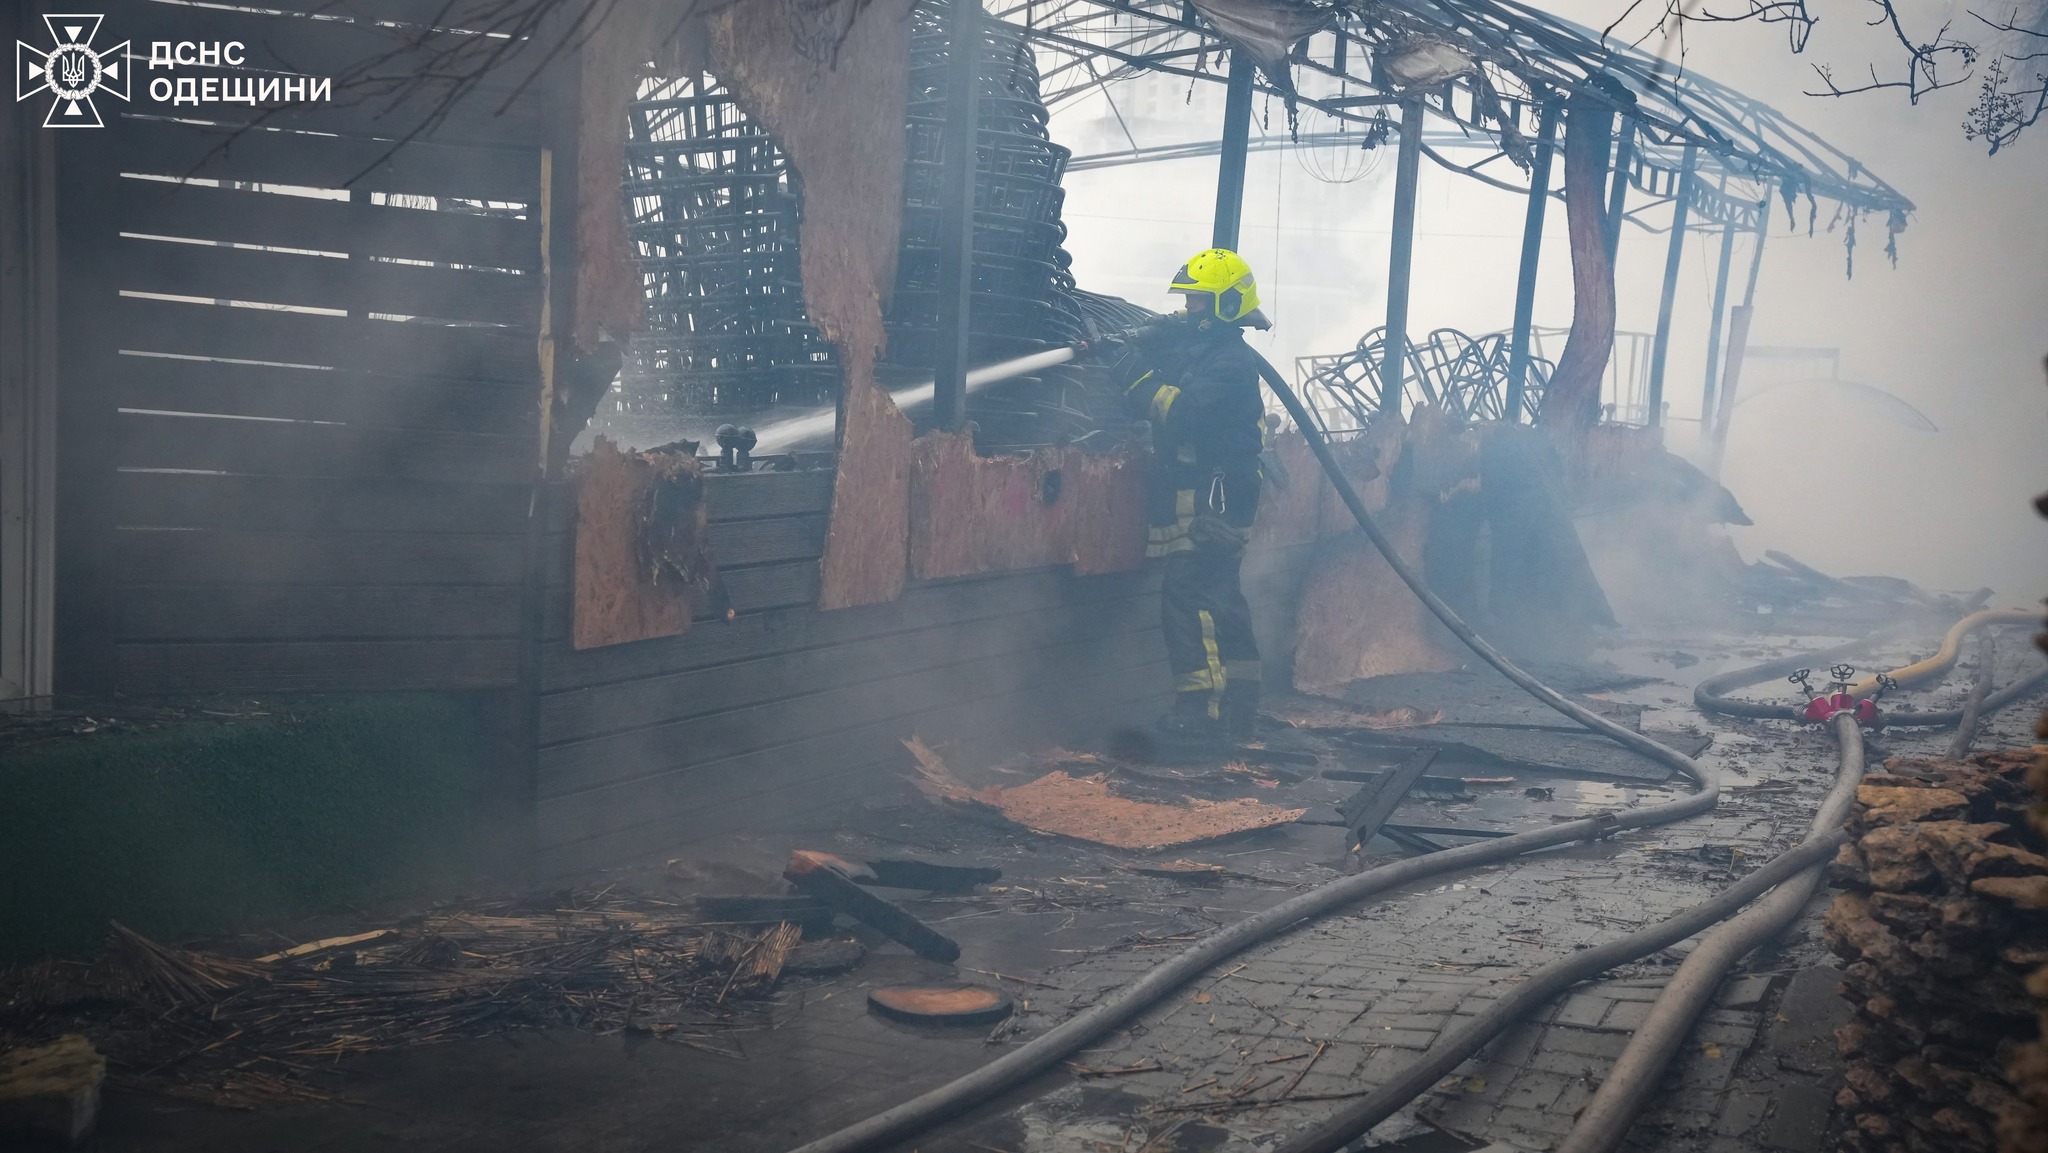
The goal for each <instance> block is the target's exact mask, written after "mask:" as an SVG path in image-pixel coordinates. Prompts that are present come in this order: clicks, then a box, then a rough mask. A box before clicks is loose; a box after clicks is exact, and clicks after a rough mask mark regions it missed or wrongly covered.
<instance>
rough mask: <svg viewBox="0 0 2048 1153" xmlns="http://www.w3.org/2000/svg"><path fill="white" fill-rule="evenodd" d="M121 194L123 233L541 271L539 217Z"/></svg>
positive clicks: (149, 190) (171, 187) (162, 192)
mask: <svg viewBox="0 0 2048 1153" xmlns="http://www.w3.org/2000/svg"><path fill="white" fill-rule="evenodd" d="M115 195H116V197H117V200H116V206H115V215H114V217H113V219H114V221H115V222H117V223H118V225H119V227H120V229H121V231H123V232H141V233H147V234H149V235H152V236H183V237H190V238H192V239H195V240H227V241H233V242H234V243H237V244H268V245H275V246H278V247H281V248H307V249H312V250H314V251H317V252H348V253H356V254H360V255H364V256H399V257H404V258H406V259H409V260H433V261H440V262H445V263H449V264H474V265H479V266H481V267H484V268H514V269H519V270H521V271H524V272H534V271H538V270H539V268H540V224H539V221H538V219H537V218H535V219H528V220H509V219H505V218H503V217H496V216H472V215H469V214H466V213H460V212H437V211H428V210H424V209H418V208H394V207H390V206H388V205H382V204H364V203H358V202H353V201H347V200H317V199H313V198H311V197H305V196H289V195H283V194H279V193H272V192H251V191H246V190H243V189H239V188H217V187H212V186H209V185H204V184H171V183H167V182H165V181H161V180H135V179H129V180H122V181H120V182H119V184H118V185H117V186H116V188H115ZM186 295H193V294H189V293H188V294H186ZM380 311H391V312H397V311H401V310H399V309H385V310H380Z"/></svg>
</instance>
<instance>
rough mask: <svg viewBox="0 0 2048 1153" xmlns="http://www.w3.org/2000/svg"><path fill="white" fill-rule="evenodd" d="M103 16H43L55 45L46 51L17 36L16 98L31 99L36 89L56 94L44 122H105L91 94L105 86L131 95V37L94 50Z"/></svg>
mask: <svg viewBox="0 0 2048 1153" xmlns="http://www.w3.org/2000/svg"><path fill="white" fill-rule="evenodd" d="M100 20H101V17H98V16H82V15H81V16H45V17H43V23H44V24H45V25H47V26H48V27H49V29H50V39H51V40H52V41H54V42H55V44H56V47H54V48H51V49H48V50H47V51H46V50H44V49H41V48H37V47H36V46H35V45H33V44H30V43H28V42H27V41H24V40H17V41H15V42H14V98H15V99H16V100H18V101H19V100H27V99H28V98H29V97H31V96H34V95H35V94H36V93H38V92H48V93H50V94H51V95H52V96H54V97H55V98H56V99H54V100H53V101H51V103H50V113H49V115H47V116H45V117H43V127H45V128H103V127H105V122H104V121H102V120H101V119H100V111H99V109H98V108H95V107H93V103H92V98H93V95H94V94H95V93H99V92H106V93H109V94H111V95H114V96H117V97H119V98H121V99H122V100H126V99H128V41H126V40H123V41H121V42H120V43H119V44H116V45H114V46H113V47H112V48H109V49H107V50H106V51H104V52H95V51H94V50H93V47H92V38H93V37H94V36H97V35H99V31H100Z"/></svg>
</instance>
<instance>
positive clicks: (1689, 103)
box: [942, 0, 1913, 459]
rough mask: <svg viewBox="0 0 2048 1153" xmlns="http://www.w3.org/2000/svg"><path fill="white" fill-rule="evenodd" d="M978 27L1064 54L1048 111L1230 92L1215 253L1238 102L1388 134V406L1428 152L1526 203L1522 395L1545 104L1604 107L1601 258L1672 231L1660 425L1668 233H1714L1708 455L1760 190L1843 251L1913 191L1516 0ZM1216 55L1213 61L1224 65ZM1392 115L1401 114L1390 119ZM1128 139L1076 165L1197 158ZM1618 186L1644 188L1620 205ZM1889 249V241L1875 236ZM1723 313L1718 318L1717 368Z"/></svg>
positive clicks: (1004, 14)
mask: <svg viewBox="0 0 2048 1153" xmlns="http://www.w3.org/2000/svg"><path fill="white" fill-rule="evenodd" d="M961 7H963V8H965V7H968V5H961ZM972 7H974V8H980V7H981V4H980V3H976V4H974V5H972ZM984 18H985V19H988V20H992V21H997V22H1000V23H1003V24H1005V25H1007V26H1009V27H1010V28H1012V29H1014V30H1015V31H1017V32H1019V33H1021V34H1022V35H1024V36H1025V37H1026V38H1027V39H1028V40H1029V41H1031V42H1032V43H1034V44H1035V45H1037V46H1038V47H1040V48H1041V49H1043V50H1044V51H1046V52H1047V53H1049V54H1051V55H1053V56H1056V57H1064V59H1063V60H1062V61H1061V62H1060V63H1057V64H1054V65H1052V66H1051V67H1048V68H1046V69H1044V70H1043V72H1042V75H1041V85H1042V91H1043V93H1044V98H1045V100H1046V103H1047V104H1048V105H1054V104H1057V103H1059V102H1060V101H1061V100H1064V99H1069V98H1072V97H1074V96H1076V95H1079V94H1081V93H1083V92H1085V91H1088V90H1091V89H1099V90H1101V91H1103V92H1104V94H1105V95H1107V93H1108V88H1109V85H1110V83H1112V82H1113V81H1116V80H1120V79H1125V78H1128V77H1130V76H1135V75H1138V74H1141V73H1144V72H1157V73H1163V74H1167V75H1174V76H1181V77H1185V78H1187V79H1188V80H1189V81H1190V82H1191V83H1193V82H1197V81H1206V82H1211V83H1219V84H1223V85H1225V91H1226V98H1225V109H1224V119H1223V125H1222V132H1221V135H1220V139H1218V140H1217V142H1216V144H1215V145H1214V146H1213V151H1214V152H1215V153H1216V154H1217V155H1219V156H1220V162H1219V165H1218V168H1219V172H1218V180H1217V199H1216V216H1215V229H1214V233H1213V237H1214V239H1213V243H1214V244H1215V245H1216V246H1217V247H1223V248H1235V247H1236V246H1237V235H1238V223H1239V216H1240V214H1241V211H1242V206H1243V186H1244V172H1245V158H1246V154H1247V152H1248V151H1249V150H1250V147H1251V145H1250V139H1249V137H1250V120H1251V105H1252V99H1253V97H1254V95H1255V94H1257V93H1260V92H1263V93H1265V94H1267V95H1268V96H1269V97H1270V96H1277V97H1280V98H1281V99H1282V100H1284V101H1287V102H1288V105H1289V121H1290V124H1289V127H1290V137H1291V136H1292V129H1293V127H1294V123H1293V121H1294V116H1293V113H1294V110H1295V109H1296V108H1298V107H1307V108H1313V109H1315V110H1317V111H1318V112H1320V113H1322V114H1324V115H1327V116H1329V117H1331V118H1333V119H1334V120H1336V121H1337V122H1338V123H1339V124H1340V125H1342V126H1345V127H1348V126H1349V125H1353V124H1356V125H1360V126H1363V127H1364V128H1365V130H1366V133H1367V135H1366V136H1364V137H1362V138H1361V143H1366V142H1371V143H1375V144H1376V143H1378V142H1379V141H1381V140H1384V138H1385V137H1386V136H1387V135H1389V134H1394V133H1398V136H1399V145H1400V146H1399V152H1398V156H1399V160H1398V164H1397V168H1396V176H1395V189H1394V220H1393V233H1392V243H1391V252H1390V256H1389V269H1388V277H1387V323H1386V327H1385V330H1384V331H1385V335H1384V341H1383V343H1384V353H1383V360H1382V362H1381V369H1380V372H1379V374H1378V375H1379V379H1380V387H1381V395H1380V397H1379V398H1378V407H1379V409H1380V410H1382V411H1391V412H1393V413H1394V414H1396V415H1398V414H1399V412H1400V408H1401V395H1402V384H1403V380H1402V378H1403V374H1404V365H1405V361H1406V351H1407V347H1408V341H1407V313H1408V289H1409V268H1410V264H1411V262H1412V258H1413V244H1414V223H1415V183H1416V168H1417V165H1418V163H1419V160H1420V158H1421V157H1422V156H1424V155H1427V156H1429V157H1430V159H1431V160H1432V161H1434V162H1435V163H1437V164H1439V165H1441V166H1443V167H1445V168H1448V169H1451V170H1452V171H1455V172H1458V173H1461V174H1463V175H1466V176H1470V177H1472V178H1474V179H1477V180H1480V181H1483V182H1485V183H1487V184H1490V185H1492V186H1494V187H1497V188H1501V189H1504V190H1507V191H1510V192H1515V193H1519V194H1522V195H1523V196H1525V197H1526V199H1527V202H1528V207H1527V219H1526V222H1525V225H1524V232H1523V242H1522V254H1521V267H1520V274H1519V277H1518V284H1517V292H1516V303H1515V318H1514V325H1513V328H1512V330H1511V336H1510V355H1509V358H1508V366H1507V380H1506V382H1505V384H1506V410H1505V415H1506V417H1507V418H1508V419H1511V420H1518V419H1520V418H1521V417H1522V415H1523V414H1524V411H1525V400H1526V399H1527V397H1526V393H1527V388H1526V385H1527V379H1528V372H1529V332H1530V328H1531V323H1532V311H1533V307H1534V298H1535V289H1536V270H1537V263H1538V260H1539V258H1540V248H1541V240H1542V234H1543V218H1544V212H1545V207H1546V205H1547V204H1548V202H1549V201H1550V200H1551V199H1552V198H1553V197H1554V196H1561V195H1562V192H1561V191H1554V190H1553V189H1552V188H1551V187H1550V168H1551V161H1552V159H1553V155H1554V153H1555V151H1556V150H1557V144H1558V136H1559V120H1560V111H1561V109H1562V107H1563V105H1564V102H1565V101H1566V100H1574V101H1590V102H1595V103H1598V104H1601V105H1605V106H1607V107H1609V108H1611V109H1612V110H1613V111H1614V112H1615V113H1618V114H1619V120H1620V125H1621V128H1620V129H1619V130H1618V131H1616V132H1615V133H1614V139H1613V153H1612V161H1611V169H1610V171H1611V172H1612V173H1613V175H1612V178H1611V185H1612V188H1611V192H1609V193H1608V194H1607V197H1606V206H1605V216H1606V225H1605V229H1604V231H1605V241H1606V244H1605V248H1606V252H1607V259H1608V261H1609V262H1610V263H1611V261H1612V259H1613V256H1614V252H1615V250H1616V247H1617V245H1618V243H1619V240H1620V231H1621V225H1622V223H1623V222H1624V221H1628V220H1633V221H1634V222H1635V223H1637V224H1638V225H1640V226H1642V227H1644V228H1648V229H1650V230H1652V231H1658V229H1657V228H1656V227H1655V226H1654V225H1653V224H1651V223H1650V222H1648V221H1647V220H1645V218H1644V216H1643V213H1644V211H1645V210H1646V209H1652V208H1656V207H1658V206H1660V205H1666V204H1668V205H1669V206H1670V215H1669V217H1668V220H1669V223H1668V225H1667V226H1666V227H1665V228H1664V229H1662V231H1665V232H1667V233H1668V234H1669V240H1668V244H1667V250H1666V257H1665V267H1664V275H1663V291H1662V295H1661V299H1660V301H1659V307H1658V316H1657V331H1656V336H1655V342H1654V352H1653V354H1652V360H1651V367H1650V381H1649V404H1648V406H1647V407H1648V420H1649V423H1650V424H1651V425H1653V426H1654V425H1658V424H1661V423H1663V420H1664V404H1663V395H1664V370H1665V361H1666V355H1667V353H1668V351H1669V347H1670V337H1671V327H1672V308H1673V303H1674V299H1675V296H1676V292H1677V285H1678V269H1679V264H1680V262H1681V261H1682V259H1683V255H1684V245H1683V240H1684V236H1685V234H1686V232H1687V230H1688V229H1689V228H1694V227H1703V226H1715V225H1718V226H1719V231H1720V233H1721V246H1720V259H1719V268H1718V271H1717V276H1716V281H1715V288H1714V298H1713V307H1712V321H1711V328H1710V334H1709V337H1708V349H1709V351H1708V360H1707V366H1706V378H1705V384H1704V387H1703V394H1702V400H1701V410H1700V421H1701V423H1702V425H1704V426H1706V427H1707V428H1708V429H1709V430H1710V431H1711V433H1712V435H1713V437H1714V440H1715V452H1714V455H1715V457H1716V458H1717V459H1718V457H1719V443H1720V438H1721V437H1722V436H1723V435H1724V434H1725V429H1726V424H1727V413H1728V409H1729V407H1730V405H1731V402H1732V401H1733V399H1734V390H1735V385H1736V382H1737V378H1738V376H1739V374H1740V370H1741V359H1742V355H1741V353H1742V348H1743V347H1744V343H1745V342H1746V340H1747V330H1748V324H1749V319H1750V315H1751V309H1752V301H1753V299H1754V295H1755V291H1756V280H1757V268H1758V263H1759V261H1760V259H1761V256H1762V250H1763V240H1764V237H1765V235H1766V234H1767V232H1768V227H1769V221H1770V209H1771V206H1770V200H1771V197H1772V195H1773V193H1775V194H1777V195H1778V196H1779V197H1780V198H1782V199H1783V201H1784V203H1785V205H1786V210H1787V212H1788V213H1790V212H1791V210H1792V207H1793V205H1794V204H1795V203H1796V201H1797V199H1798V198H1799V197H1800V196H1802V195H1803V196H1805V197H1806V198H1807V202H1808V209H1809V216H1808V221H1809V228H1811V226H1812V223H1813V220H1814V218H1815V217H1817V216H1818V211H1819V201H1820V200H1821V199H1827V200H1830V201H1833V202H1834V203H1835V204H1836V205H1837V209H1836V213H1837V216H1838V217H1844V218H1846V220H1847V229H1846V232H1847V240H1848V243H1849V244H1850V245H1851V246H1852V253H1853V245H1854V243H1855V227H1856V220H1857V218H1858V217H1859V216H1861V215H1864V214H1866V213H1881V214H1883V215H1884V217H1885V226H1886V231H1887V233H1888V234H1890V235H1895V234H1896V233H1897V232H1898V231H1899V230H1900V229H1902V228H1903V227H1904V226H1905V218H1906V214H1907V213H1908V212H1910V211H1912V209H1913V203H1912V202H1911V201H1910V200H1908V199H1906V197H1905V196H1903V195H1902V194H1900V193H1899V192H1898V190H1897V189H1894V188H1893V187H1892V186H1891V185H1889V184H1887V183H1885V182H1884V181H1883V180H1881V179H1879V178H1878V177H1877V176H1876V175H1874V174H1872V173H1871V172H1870V171H1869V170H1868V169H1866V168H1865V167H1864V166H1863V165H1862V164H1861V163H1860V162H1859V161H1857V160H1856V159H1855V158H1854V157H1852V156H1850V155H1848V154H1847V153H1845V152H1843V151H1842V150H1841V149H1839V148H1836V147H1835V146H1833V145H1831V144H1829V143H1828V142H1827V141H1825V140H1823V139H1821V138H1820V137H1819V136H1818V135H1816V134H1814V133H1813V132H1810V131H1808V130H1807V129H1805V128H1803V127H1801V126H1800V125H1798V124H1797V123H1795V122H1793V121H1792V120H1791V119H1789V118H1788V117H1786V116H1784V115H1783V114H1782V113H1779V112H1778V111H1777V110H1776V109H1774V108H1771V107H1770V106H1769V105H1767V104H1764V103H1762V102H1760V101H1756V100H1753V99H1750V98H1749V97H1747V96H1744V95H1743V94H1742V93H1740V92H1737V91H1735V90H1734V89H1732V88H1729V87H1728V86H1726V85H1723V84H1719V83H1716V82H1715V81H1713V80H1710V79H1708V78H1706V77H1703V76H1700V75H1698V74H1697V73H1694V72H1690V71H1688V70H1686V69H1684V68H1683V67H1679V66H1674V65H1672V64H1671V63H1670V62H1668V61H1666V60H1663V59H1661V58H1659V57H1657V56H1655V55H1652V54H1650V53H1647V52H1644V51H1642V50H1640V49H1639V48H1637V47H1636V46H1634V45H1629V44H1618V43H1614V42H1611V41H1610V40H1608V39H1607V38H1605V37H1603V36H1600V35H1598V34H1596V33H1594V32H1592V31H1591V30H1590V29H1587V28H1584V27H1581V26H1579V25H1577V24H1573V23H1571V22H1570V21H1566V20H1562V19H1559V18H1557V17H1555V16H1552V15H1549V14H1548V13H1544V12H1540V11H1538V10H1536V9H1534V8H1531V7H1529V6H1528V5H1526V4H1521V3H1517V2H1516V0H1339V2H1338V3H1333V4H1318V3H1312V2H1310V0H993V5H992V7H991V8H990V9H989V10H988V11H987V13H986V16H985V17H984ZM1226 29H1227V31H1226ZM1226 56H1227V58H1228V60H1229V67H1228V70H1227V71H1225V70H1223V68H1222V67H1221V65H1222V62H1223V60H1224V59H1225V58H1226ZM1212 57H1213V58H1214V60H1215V61H1216V67H1214V68H1212V67H1211V66H1210V61H1211V59H1212ZM1432 57H1434V60H1432V59H1431V58H1432ZM1105 59H1106V60H1109V61H1112V62H1113V64H1112V65H1111V67H1109V69H1108V70H1107V72H1106V73H1105V72H1104V71H1103V70H1102V69H1100V68H1098V67H1097V62H1098V61H1101V60H1105ZM1416 60H1421V61H1422V63H1421V65H1420V66H1419V67H1417V66H1414V65H1413V63H1412V62H1413V61H1416ZM1254 61H1256V67H1254ZM1437 62H1441V63H1437ZM1260 73H1263V76H1261V75H1260ZM1403 73H1406V75H1403ZM1302 80H1308V81H1311V84H1310V85H1309V87H1311V88H1312V89H1313V90H1311V91H1303V90H1302V89H1303V87H1304V85H1303V84H1302V83H1300V82H1299V81H1302ZM1354 87H1355V89H1356V91H1355V92H1354V91H1353V89H1354ZM1390 112H1397V113H1398V121H1399V122H1398V127H1397V126H1396V123H1395V119H1394V118H1393V117H1390V115H1389V113H1390ZM1430 117H1434V118H1436V119H1437V120H1438V121H1440V122H1443V121H1447V122H1448V131H1447V132H1446V131H1442V130H1439V131H1437V132H1430V131H1428V130H1427V129H1426V125H1427V123H1428V120H1429V118H1430ZM1126 131H1127V134H1128V130H1126ZM1452 140H1455V141H1456V142H1458V143H1460V144H1464V143H1467V142H1469V143H1471V144H1474V145H1477V146H1480V147H1485V148H1487V149H1488V155H1486V156H1484V157H1482V158H1481V159H1479V160H1476V161H1474V162H1473V163H1470V164H1460V163H1457V162H1455V161H1453V160H1451V159H1449V158H1448V157H1446V156H1445V155H1444V154H1443V151H1442V150H1441V149H1442V146H1443V145H1444V144H1445V143H1447V142H1449V141H1452ZM1131 145H1132V147H1131V150H1130V151H1129V152H1128V153H1121V154H1118V153H1111V154H1105V155H1103V156H1098V157H1089V158H1084V164H1085V166H1087V167H1103V166H1106V165H1108V164H1113V163H1123V162H1143V161H1147V160H1153V159H1169V158H1177V157H1184V156H1193V155H1204V154H1207V153H1209V152H1211V151H1212V148H1211V146H1209V145H1208V144H1206V143H1204V142H1196V143H1183V144H1174V145H1167V146H1165V147H1163V148H1158V149H1145V148H1141V147H1140V146H1139V145H1138V144H1137V141H1136V140H1135V139H1133V140H1132V141H1131ZM1503 158H1506V159H1508V160H1509V161H1511V162H1512V164H1513V165H1514V166H1516V167H1518V168H1520V169H1522V170H1524V171H1525V172H1526V180H1525V181H1523V182H1516V181H1511V180H1505V179H1502V178H1500V177H1498V176H1495V175H1493V174H1491V173H1487V172H1482V171H1481V169H1482V168H1485V167H1486V166H1487V165H1489V164H1493V163H1494V162H1495V161H1497V160H1500V159H1503ZM1503 168H1505V166H1503ZM1496 171H1501V169H1496ZM1631 188H1634V189H1637V190H1640V191H1642V192H1645V193H1648V194H1649V198H1648V199H1647V200H1645V201H1641V202H1639V203H1638V204H1636V205H1635V206H1634V207H1630V206H1629V204H1628V192H1629V190H1630V189H1631ZM1695 218H1696V219H1695ZM1741 234H1750V235H1753V236H1754V237H1755V245H1754V248H1753V250H1752V254H1751V260H1750V267H1749V273H1748V285H1747V288H1746V290H1745V291H1744V293H1743V298H1742V303H1741V304H1739V305H1736V306H1735V307H1734V308H1733V309H1732V310H1728V307H1727V306H1728V288H1729V273H1730V267H1729V266H1730V261H1731V257H1732V254H1733V249H1734V244H1735V239H1736V237H1737V236H1738V235H1741ZM1886 250H1887V252H1888V253H1890V252H1894V251H1895V249H1893V248H1892V247H1891V245H1890V244H1889V243H1888V244H1887V246H1886ZM1724 311H1725V312H1727V315H1728V319H1729V322H1730V325H1729V327H1730V332H1729V339H1728V356H1727V364H1726V366H1725V370H1724V368H1723V366H1722V364H1721V359H1722V353H1721V336H1722V325H1723V316H1724ZM942 387H943V386H942ZM1717 393H1718V395H1717Z"/></svg>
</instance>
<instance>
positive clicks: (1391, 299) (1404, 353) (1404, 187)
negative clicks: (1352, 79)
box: [1380, 94, 1423, 417]
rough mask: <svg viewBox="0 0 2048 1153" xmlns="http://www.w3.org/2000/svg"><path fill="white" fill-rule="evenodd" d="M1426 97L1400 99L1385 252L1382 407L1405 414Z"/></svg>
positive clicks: (1387, 411)
mask: <svg viewBox="0 0 2048 1153" xmlns="http://www.w3.org/2000/svg"><path fill="white" fill-rule="evenodd" d="M1422 111H1423V109H1422V97H1421V96H1420V95H1419V94H1418V95H1414V96H1410V97H1408V98H1407V99H1406V100H1404V101H1402V103H1401V152H1400V155H1399V158H1398V162H1397V163H1396V165H1395V167H1394V236H1393V244H1392V247H1391V250H1390V252H1389V253H1388V256H1387V330H1386V347H1385V353H1386V359H1385V360H1383V361H1381V362H1380V412H1382V413H1387V414H1391V415H1393V416H1396V417H1398V416H1400V415H1401V378H1402V375H1403V373H1404V370H1405V369H1406V368H1407V366H1408V269H1409V265H1410V263H1411V262H1412V261H1413V259H1414V256H1415V181H1416V178H1417V177H1418V176H1419V175H1420V174H1421V164H1422Z"/></svg>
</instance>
